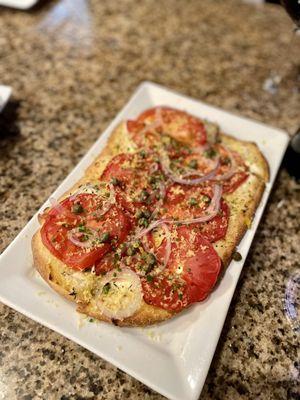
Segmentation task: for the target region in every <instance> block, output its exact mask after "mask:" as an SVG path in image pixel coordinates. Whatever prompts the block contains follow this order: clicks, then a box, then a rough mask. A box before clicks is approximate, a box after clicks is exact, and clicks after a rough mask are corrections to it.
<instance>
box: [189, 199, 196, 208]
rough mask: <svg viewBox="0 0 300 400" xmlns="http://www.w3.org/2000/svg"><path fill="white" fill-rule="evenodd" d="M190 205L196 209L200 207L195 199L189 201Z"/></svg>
mask: <svg viewBox="0 0 300 400" xmlns="http://www.w3.org/2000/svg"><path fill="white" fill-rule="evenodd" d="M188 203H189V205H190V206H192V207H194V206H197V205H198V201H197V200H196V199H195V197H191V198H190V199H189V201H188Z"/></svg>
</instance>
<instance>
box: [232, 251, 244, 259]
mask: <svg viewBox="0 0 300 400" xmlns="http://www.w3.org/2000/svg"><path fill="white" fill-rule="evenodd" d="M232 258H233V259H234V261H241V259H242V255H241V253H239V252H238V251H235V252H234V253H233V254H232Z"/></svg>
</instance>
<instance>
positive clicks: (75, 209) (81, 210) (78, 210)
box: [72, 203, 84, 214]
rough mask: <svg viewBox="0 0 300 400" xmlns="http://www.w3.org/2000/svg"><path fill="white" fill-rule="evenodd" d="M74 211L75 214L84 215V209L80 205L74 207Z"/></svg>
mask: <svg viewBox="0 0 300 400" xmlns="http://www.w3.org/2000/svg"><path fill="white" fill-rule="evenodd" d="M72 211H73V213H74V214H81V213H83V211H84V209H83V207H82V205H81V204H80V203H76V204H74V205H73V209H72Z"/></svg>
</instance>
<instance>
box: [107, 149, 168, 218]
mask: <svg viewBox="0 0 300 400" xmlns="http://www.w3.org/2000/svg"><path fill="white" fill-rule="evenodd" d="M100 179H101V180H102V181H107V182H108V181H112V182H113V181H116V186H115V191H116V193H117V198H118V199H119V201H120V203H121V204H122V206H123V207H124V209H125V210H127V211H129V212H130V213H133V214H134V213H135V212H136V211H137V210H138V209H141V208H143V209H147V210H149V211H150V212H152V211H153V209H154V208H155V206H156V203H157V202H158V200H160V191H161V189H160V186H161V185H162V184H163V175H162V172H161V169H160V164H159V163H158V160H157V159H156V158H155V156H154V155H153V154H152V153H150V152H145V151H144V150H143V151H141V152H137V153H134V154H119V155H117V156H115V157H114V158H113V159H112V160H111V162H110V163H109V164H108V165H107V167H106V168H105V170H104V171H103V173H102V175H101V177H100Z"/></svg>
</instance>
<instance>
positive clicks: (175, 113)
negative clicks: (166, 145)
mask: <svg viewBox="0 0 300 400" xmlns="http://www.w3.org/2000/svg"><path fill="white" fill-rule="evenodd" d="M137 121H138V122H140V123H143V124H145V125H149V126H151V124H152V125H153V124H154V122H157V123H158V126H159V127H158V128H156V130H158V131H160V132H161V133H163V134H167V135H169V136H171V137H174V138H175V139H176V140H178V141H180V142H183V143H187V144H193V145H203V144H204V143H206V130H205V127H204V124H203V122H202V121H201V120H200V119H198V118H196V117H194V116H192V115H190V114H188V113H186V112H184V111H180V110H176V109H174V108H170V107H154V108H150V109H149V110H146V111H144V112H143V113H142V114H140V116H139V117H138V118H137Z"/></svg>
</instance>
